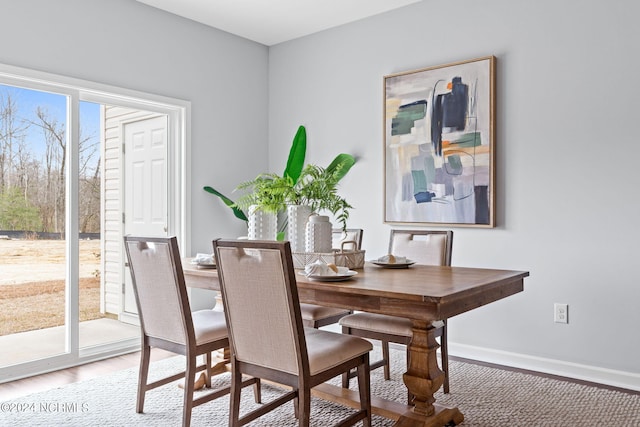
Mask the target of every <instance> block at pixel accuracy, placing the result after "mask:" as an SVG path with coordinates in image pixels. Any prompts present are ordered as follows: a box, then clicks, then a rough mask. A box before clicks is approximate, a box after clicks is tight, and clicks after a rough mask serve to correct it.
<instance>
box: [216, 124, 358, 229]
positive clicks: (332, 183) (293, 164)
mask: <svg viewBox="0 0 640 427" xmlns="http://www.w3.org/2000/svg"><path fill="white" fill-rule="evenodd" d="M306 151H307V133H306V129H305V127H304V126H299V127H298V130H297V132H296V135H295V137H294V138H293V143H292V144H291V149H290V150H289V157H288V159H287V164H286V166H285V169H284V172H283V173H282V176H279V175H277V174H274V173H261V174H260V175H258V176H257V177H256V178H254V179H252V180H250V181H246V182H243V183H241V184H239V185H238V186H237V187H236V190H246V191H247V193H246V194H245V195H243V196H241V197H240V198H239V199H238V201H237V202H234V201H233V200H231V199H230V198H228V197H227V196H225V195H224V194H222V193H220V192H219V191H218V190H216V189H214V188H212V187H209V186H205V187H204V190H205V191H207V192H208V193H211V194H213V195H215V196H218V197H219V198H220V200H222V202H223V203H224V204H225V205H227V206H228V207H229V208H231V209H232V211H233V214H234V215H235V216H236V218H239V219H241V220H243V221H247V215H246V214H245V213H244V209H247V208H248V207H249V206H251V205H256V206H257V208H258V209H262V210H264V211H267V212H281V211H283V210H285V209H286V206H287V205H288V204H309V205H310V206H311V207H312V210H322V209H326V210H329V211H330V212H331V213H333V214H334V215H335V214H338V213H339V214H338V220H339V221H340V222H341V224H342V225H343V228H346V220H347V218H348V217H349V212H348V209H349V208H352V206H350V205H349V204H348V203H347V202H346V201H345V200H344V199H342V198H340V197H339V196H338V195H337V183H338V181H340V180H341V179H342V178H343V177H344V176H345V175H346V174H347V172H349V169H351V167H352V166H353V165H354V164H355V162H356V159H355V157H353V156H352V155H350V154H344V153H341V154H338V155H337V156H336V158H335V159H333V161H332V162H331V163H330V164H329V166H327V168H326V169H323V168H320V167H318V166H315V165H308V166H307V167H306V168H305V166H304V161H305V156H306ZM316 179H317V182H315V181H316ZM322 198H326V200H324V201H322V200H321V199H322ZM283 237H284V232H280V233H278V239H279V240H280V239H282V238H283Z"/></svg>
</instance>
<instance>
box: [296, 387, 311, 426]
mask: <svg viewBox="0 0 640 427" xmlns="http://www.w3.org/2000/svg"><path fill="white" fill-rule="evenodd" d="M298 408H299V409H298V425H299V426H300V427H309V424H310V423H311V389H310V388H309V387H308V386H306V387H300V388H299V389H298Z"/></svg>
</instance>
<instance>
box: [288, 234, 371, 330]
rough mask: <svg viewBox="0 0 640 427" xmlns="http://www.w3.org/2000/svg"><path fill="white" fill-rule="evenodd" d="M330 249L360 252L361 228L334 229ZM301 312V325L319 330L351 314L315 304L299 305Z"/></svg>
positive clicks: (341, 309) (344, 310)
mask: <svg viewBox="0 0 640 427" xmlns="http://www.w3.org/2000/svg"><path fill="white" fill-rule="evenodd" d="M331 237H332V243H331V246H332V248H333V249H334V250H335V249H343V248H344V250H345V251H353V250H360V248H361V246H362V229H361V228H347V229H346V230H342V228H334V229H333V230H332V236H331ZM300 311H301V312H302V323H304V325H305V326H308V327H310V328H321V327H323V326H327V325H332V324H334V323H337V322H338V321H339V320H340V319H342V318H343V317H344V316H346V315H347V314H351V313H353V311H352V310H348V309H346V308H335V307H325V306H323V305H317V304H304V303H301V304H300Z"/></svg>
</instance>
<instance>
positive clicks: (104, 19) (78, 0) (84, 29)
mask: <svg viewBox="0 0 640 427" xmlns="http://www.w3.org/2000/svg"><path fill="white" fill-rule="evenodd" d="M0 39H1V40H2V49H0V63H4V64H7V65H13V66H18V67H25V68H31V69H34V70H39V71H46V72H49V73H55V74H60V75H65V76H69V77H74V78H80V79H84V80H89V81H93V82H97V83H103V84H109V85H114V86H118V87H123V88H127V89H134V90H137V91H144V92H149V93H153V94H158V95H164V96H170V97H174V98H178V99H183V100H187V101H190V102H191V111H192V116H191V125H192V127H191V143H192V144H191V154H192V159H191V171H190V172H191V200H192V205H191V209H188V210H187V212H188V213H189V214H190V218H187V220H188V221H189V220H190V221H191V227H192V230H193V233H192V234H193V236H192V239H191V240H192V249H193V252H194V253H195V252H205V251H210V250H211V240H212V238H213V237H215V236H225V237H231V236H237V235H240V234H244V233H245V231H243V227H242V222H241V221H238V220H237V219H235V218H234V217H233V216H232V215H230V214H229V212H228V208H227V207H226V206H224V205H222V203H221V202H219V201H218V200H217V199H215V198H214V197H213V196H211V195H209V194H208V193H205V192H204V191H203V190H202V187H203V186H205V185H211V186H214V187H216V188H218V189H219V190H220V191H223V192H226V193H231V191H232V190H233V189H234V188H235V185H236V184H237V183H239V182H241V181H244V180H247V179H250V178H253V177H254V176H255V174H256V173H257V172H256V171H259V170H265V169H267V148H268V147H267V117H268V114H267V89H268V82H267V66H268V54H269V52H268V48H267V47H266V46H263V45H260V44H258V43H254V42H251V41H248V40H246V39H242V38H240V37H237V36H234V35H231V34H229V33H226V32H223V31H219V30H216V29H213V28H211V27H207V26H205V25H201V24H197V23H195V22H194V21H190V20H187V19H183V18H179V17H177V16H175V15H171V14H168V13H165V12H162V11H159V10H158V9H155V8H151V7H148V6H146V5H143V4H141V3H138V2H136V1H133V0H109V1H103V0H56V1H51V0H21V1H15V0H0Z"/></svg>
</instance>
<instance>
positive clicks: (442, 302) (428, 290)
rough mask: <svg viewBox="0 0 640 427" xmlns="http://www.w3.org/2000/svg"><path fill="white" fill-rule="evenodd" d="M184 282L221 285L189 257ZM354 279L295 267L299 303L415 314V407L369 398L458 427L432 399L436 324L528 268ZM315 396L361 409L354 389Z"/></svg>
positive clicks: (409, 383)
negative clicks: (327, 277) (322, 277)
mask: <svg viewBox="0 0 640 427" xmlns="http://www.w3.org/2000/svg"><path fill="white" fill-rule="evenodd" d="M183 269H184V272H185V281H186V283H187V286H190V287H196V288H204V289H211V290H219V284H218V276H217V272H216V270H215V269H202V268H199V267H198V266H195V265H192V264H190V263H189V260H185V261H184V263H183ZM356 271H357V274H356V275H355V276H353V277H351V278H350V279H349V280H345V281H337V282H323V281H317V280H311V279H308V278H306V277H305V276H304V275H302V274H298V273H299V271H296V280H297V284H298V294H299V297H300V302H304V303H311V304H320V305H325V306H330V307H343V308H349V309H352V310H359V311H367V312H371V313H380V314H387V315H392V316H400V317H405V318H408V319H411V321H412V323H413V337H412V340H411V343H410V344H409V345H408V347H407V351H409V352H410V357H409V366H408V367H407V371H406V373H404V375H403V381H404V384H405V385H406V387H407V389H408V390H409V391H410V392H411V393H412V394H413V396H414V399H413V402H412V403H413V405H411V406H409V405H405V404H401V403H398V402H390V401H386V400H384V399H380V398H378V397H376V396H372V406H373V413H375V414H378V415H381V416H384V417H386V418H390V419H393V420H395V421H396V423H395V425H396V426H402V427H405V426H430V427H432V426H433V427H435V426H444V425H451V424H453V425H457V424H460V423H461V422H462V421H463V420H464V416H463V414H462V413H461V412H460V410H459V409H458V408H456V407H447V406H444V405H440V404H437V403H436V402H435V398H434V394H435V392H436V391H438V389H439V388H440V387H441V386H442V384H443V382H444V372H443V371H442V370H441V369H440V367H439V366H438V360H437V357H436V350H437V349H438V347H439V344H438V342H437V340H436V335H435V333H434V332H435V328H434V327H433V326H432V322H434V321H438V320H446V319H448V318H451V317H453V316H456V315H458V314H461V313H465V312H467V311H470V310H473V309H476V308H478V307H481V306H483V305H487V304H489V303H491V302H494V301H498V300H500V299H503V298H506V297H508V296H510V295H514V294H517V293H519V292H522V291H523V290H524V278H525V277H528V276H529V272H527V271H512V270H497V269H486V268H467V267H441V266H424V265H412V266H410V267H409V268H403V269H398V268H381V267H379V266H376V265H373V264H370V263H365V266H364V268H363V269H358V270H356ZM314 392H315V393H316V395H318V396H320V397H322V398H325V399H329V400H333V401H336V402H340V403H343V404H348V405H351V406H353V407H357V406H356V405H357V400H358V394H357V392H354V391H353V390H347V389H342V388H341V387H337V386H332V385H329V384H322V385H321V386H319V387H316V388H315V389H314Z"/></svg>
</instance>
